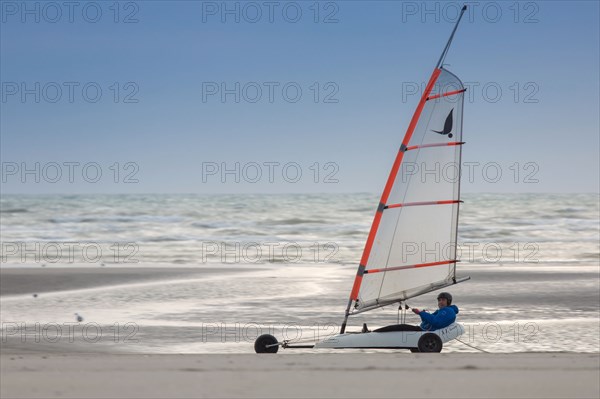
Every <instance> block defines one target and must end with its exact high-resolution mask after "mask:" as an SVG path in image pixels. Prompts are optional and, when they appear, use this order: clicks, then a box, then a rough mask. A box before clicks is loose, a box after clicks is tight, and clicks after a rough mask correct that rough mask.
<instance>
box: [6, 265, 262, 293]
mask: <svg viewBox="0 0 600 399" xmlns="http://www.w3.org/2000/svg"><path fill="white" fill-rule="evenodd" d="M253 270H256V269H255V268H254V269H253ZM232 271H234V272H240V271H248V268H246V269H244V268H241V267H240V268H234V267H216V266H213V267H208V266H198V267H145V266H138V267H120V266H118V267H111V266H105V267H101V266H87V267H77V266H70V267H55V266H51V267H41V266H37V267H29V266H28V267H18V266H17V267H14V266H13V267H2V268H0V295H2V296H4V295H24V294H31V295H33V294H39V293H45V292H56V291H65V290H77V289H84V288H95V287H102V286H114V285H119V284H128V283H144V282H152V281H161V280H166V279H184V278H186V277H198V276H203V275H209V274H214V273H226V272H232Z"/></svg>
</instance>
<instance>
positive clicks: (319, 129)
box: [0, 1, 600, 193]
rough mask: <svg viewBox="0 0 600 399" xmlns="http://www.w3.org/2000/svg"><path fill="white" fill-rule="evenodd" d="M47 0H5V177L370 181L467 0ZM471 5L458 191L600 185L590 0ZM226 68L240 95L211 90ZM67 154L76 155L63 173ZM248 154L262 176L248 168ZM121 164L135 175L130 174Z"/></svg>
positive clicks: (160, 184) (453, 55) (459, 47)
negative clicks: (267, 0)
mask: <svg viewBox="0 0 600 399" xmlns="http://www.w3.org/2000/svg"><path fill="white" fill-rule="evenodd" d="M23 4H27V5H28V6H27V7H30V11H31V10H33V11H31V12H30V13H23V12H24V11H26V10H23V9H22V7H24V6H23ZM35 4H39V7H40V9H39V10H36V9H35V7H36V5H35ZM43 4H44V3H43V2H42V3H40V2H26V3H22V2H20V1H19V2H7V1H2V2H1V5H2V9H1V11H2V16H1V17H2V20H1V21H2V23H1V31H0V33H1V38H0V45H1V49H0V56H1V61H0V73H1V79H0V80H1V81H2V99H1V101H2V102H1V103H0V105H1V107H2V109H1V115H0V116H1V121H0V128H1V138H0V143H1V149H0V156H1V158H2V165H3V168H4V169H3V176H2V177H3V179H4V181H3V182H2V192H3V193H94V192H98V193H120V192H122V193H137V192H140V193H142V192H157V193H180V192H193V193H247V192H252V193H260V192H266V193H288V192H358V191H360V192H365V191H366V192H374V193H379V192H381V190H382V188H383V185H384V183H385V179H386V178H387V174H388V172H389V169H390V167H391V164H392V162H393V159H394V157H395V155H396V151H397V149H398V146H399V144H400V142H401V140H402V137H403V135H404V132H405V130H406V126H407V124H408V122H409V120H410V117H411V116H412V113H413V112H414V108H415V106H416V104H417V102H418V95H415V94H407V93H406V90H410V89H413V88H414V87H416V86H418V85H420V84H421V83H422V82H424V81H426V80H427V79H428V77H429V75H430V73H431V71H432V68H433V67H434V65H435V62H436V61H437V58H438V57H439V54H440V52H441V50H442V48H443V46H444V44H445V41H446V40H447V38H448V35H449V34H450V31H451V30H452V27H453V19H454V16H455V12H456V10H457V9H458V8H459V7H460V5H461V4H462V3H461V2H442V3H440V2H431V3H423V2H404V3H401V2H394V1H368V2H367V1H338V2H321V3H318V4H317V5H316V6H315V2H314V1H306V2H305V1H296V2H274V3H271V4H272V7H273V9H272V11H273V16H272V18H273V21H272V22H270V21H269V18H270V16H269V9H268V8H267V7H266V6H265V5H264V2H262V1H261V2H251V3H248V2H228V3H227V4H228V7H230V8H231V9H233V10H235V9H236V7H238V8H237V9H238V10H239V18H240V20H239V22H236V21H235V18H236V15H235V13H234V14H225V15H222V12H223V11H224V10H223V9H222V4H223V3H222V2H199V1H198V2H195V1H181V2H178V1H171V2H163V1H137V2H120V3H119V4H120V7H119V10H118V11H119V13H118V15H117V14H116V11H117V10H116V9H115V7H114V4H115V2H114V1H109V2H95V3H94V2H92V5H90V6H87V8H86V11H85V13H84V12H83V8H84V6H85V4H88V3H86V2H81V3H78V4H79V6H78V7H76V8H74V9H73V10H71V11H72V19H73V21H72V22H71V21H70V20H69V18H70V16H69V10H68V9H67V8H66V7H64V6H62V7H63V8H62V9H61V10H60V12H61V16H58V14H57V9H56V8H52V7H46V8H44V7H43ZM54 4H59V5H60V4H62V3H61V2H58V3H54ZM248 4H251V5H248ZM423 4H426V5H425V6H423ZM468 4H469V3H468ZM470 4H472V5H473V6H472V7H471V9H470V10H469V14H468V15H467V17H466V18H465V20H464V21H463V23H462V24H461V26H460V28H459V30H458V32H457V34H456V37H455V41H454V44H453V46H452V48H451V50H450V53H449V55H448V57H447V59H446V63H447V64H449V65H448V66H447V68H448V69H450V70H451V71H453V72H454V73H456V74H457V75H458V76H459V77H460V78H461V79H462V80H463V81H464V82H466V83H467V85H468V86H469V88H470V90H469V95H470V98H471V99H470V100H469V101H467V103H466V105H465V119H464V138H465V140H466V141H467V145H466V146H465V147H464V151H463V161H464V162H471V163H472V164H471V165H473V166H472V169H471V171H472V172H473V174H472V176H470V177H471V178H472V180H473V181H472V182H471V181H469V179H468V178H465V179H463V190H464V191H465V192H598V191H599V169H600V166H599V158H600V155H599V151H600V149H599V148H600V143H599V136H600V124H599V108H600V103H599V96H600V82H599V72H598V71H599V68H600V65H599V58H600V55H599V47H600V43H599V41H600V39H599V37H600V32H599V23H600V22H599V12H600V11H599V5H598V2H596V1H588V2H576V1H569V2H561V1H540V2H521V3H515V2H513V1H510V2H474V3H473V2H472V3H470ZM257 6H258V7H257ZM258 8H261V13H262V15H261V16H257V14H256V10H257V9H258ZM284 9H285V13H284ZM317 9H318V10H319V13H318V15H316V14H315V12H316V10H317ZM98 10H100V11H101V12H102V15H101V16H100V17H99V18H98V21H97V22H95V23H92V22H90V21H92V20H93V19H94V18H96V11H98ZM297 10H301V12H302V16H301V17H300V18H299V21H298V22H296V23H292V22H291V20H293V19H294V18H295V17H296V11H297ZM427 10H429V12H428V11H427ZM498 11H499V12H500V13H501V15H499V14H498V13H497V12H498ZM36 17H39V22H36V20H35V18H36ZM222 18H225V22H222ZM115 19H116V20H117V22H116V23H115V22H114V21H115ZM124 19H128V20H129V22H132V23H124ZM252 19H257V22H255V23H252V22H251V20H252ZM315 19H316V20H317V21H318V22H317V23H315ZM52 20H56V22H52ZM135 20H137V22H135ZM324 20H327V21H328V22H329V23H324ZM335 20H337V22H335ZM36 82H39V84H40V89H39V95H40V99H39V100H40V101H39V103H36V101H35V100H36V99H35V96H36V94H35V93H34V94H26V95H25V99H24V101H23V99H22V97H21V95H22V94H23V93H22V92H21V91H22V89H23V88H25V89H30V90H31V89H33V92H35V91H36V90H35V87H36V86H35V83H36ZM53 82H54V83H53ZM68 82H75V83H68ZM90 82H92V84H91V85H89V90H88V92H87V94H88V96H89V97H90V98H91V97H93V96H94V95H95V94H94V93H95V92H94V90H95V87H100V88H101V89H102V97H101V98H100V99H99V100H98V102H95V103H93V102H91V101H89V100H88V101H86V100H85V99H84V97H83V95H84V94H83V93H82V88H83V86H84V85H86V84H88V83H90ZM115 82H117V84H116V86H115V85H114V84H115ZM128 82H131V84H130V85H128V86H127V84H128ZM213 82H214V83H213ZM236 82H239V84H240V101H239V102H237V103H236V102H235V98H234V97H235V95H234V94H229V95H227V96H226V98H225V102H222V101H221V98H220V95H219V93H217V94H215V95H209V94H207V92H206V90H208V89H214V88H215V87H216V88H217V89H218V90H221V87H220V85H221V84H222V83H224V84H225V85H226V86H227V87H229V88H234V87H235V83H236ZM253 82H256V83H253ZM265 82H266V83H265ZM269 82H275V83H269ZM315 82H317V85H316V86H315V85H314V84H315ZM289 83H291V84H289ZM70 84H71V85H72V87H73V96H74V97H73V101H72V102H70V101H69V98H68V97H69V89H68V85H70ZM286 84H289V85H288V86H289V87H288V91H287V95H288V96H289V97H288V98H287V100H286V98H285V97H284V96H285V93H283V92H282V88H283V87H284V85H286ZM256 85H258V86H260V87H261V89H262V96H261V97H260V98H258V99H257V101H256V102H255V103H253V102H251V100H253V98H255V97H256ZM269 85H272V86H273V88H274V89H273V90H274V91H273V102H270V101H269V98H268V97H269V93H268V87H269ZM203 86H204V96H205V98H204V99H203ZM56 87H61V92H62V97H61V98H60V99H58V100H57V101H56V102H54V103H53V102H52V101H53V99H54V98H55V96H56ZM117 87H118V89H119V91H118V98H117V101H118V102H115V95H117ZM296 87H300V89H301V90H302V97H301V98H300V99H299V100H298V101H297V102H292V101H291V100H292V98H291V97H293V96H294V95H295V90H296V89H295V88H296ZM317 87H318V96H317V98H316V100H317V101H315V96H316V95H317ZM484 88H485V89H486V90H484ZM497 88H499V89H500V90H501V91H502V96H501V97H499V98H495V97H496V89H497ZM15 91H16V92H15ZM13 92H14V94H13ZM127 95H131V96H130V99H134V100H137V103H128V102H125V101H124V99H125V97H126V96H127ZM328 95H329V96H328ZM326 98H327V100H328V101H329V100H334V102H326V101H325V99H326ZM335 100H337V102H335ZM36 162H39V163H40V176H39V177H40V182H39V183H36V182H35V177H36V176H35V173H31V174H28V175H26V176H25V178H24V181H25V182H23V181H22V180H23V179H22V177H21V176H20V170H16V171H15V167H17V168H18V169H21V168H23V167H26V168H30V169H34V168H35V163H36ZM69 162H78V163H79V165H75V164H71V165H74V166H72V168H73V169H72V171H73V172H74V175H73V176H72V180H73V182H69V179H68V172H69V167H68V166H67V165H65V163H69ZM115 162H117V163H118V166H115ZM236 162H238V163H239V164H240V182H239V183H237V182H236V181H235V176H234V175H233V174H230V175H225V176H224V177H223V178H222V177H221V176H220V174H219V173H218V172H217V174H215V175H212V174H211V175H205V176H204V179H203V164H204V171H205V172H210V171H212V169H210V168H212V167H213V166H215V165H216V166H217V167H218V168H219V169H220V168H221V167H222V166H226V167H228V168H234V167H235V164H236ZM86 163H89V164H90V165H91V167H89V168H88V170H87V171H88V174H87V175H86V176H85V178H84V176H82V166H83V165H84V164H86ZM273 163H279V164H273ZM294 163H295V164H294ZM315 163H316V164H315ZM57 164H58V165H59V166H60V167H61V172H62V177H60V178H57V179H55V177H56V165H57ZM126 164H127V165H126ZM257 164H258V165H260V166H261V169H262V173H263V175H262V177H261V178H259V179H258V182H256V183H252V182H251V181H253V180H256V179H255V176H256V174H255V171H256V165H257ZM285 164H288V169H287V171H288V174H287V175H285V176H282V167H283V165H285ZM268 165H273V166H272V169H271V170H272V171H273V172H274V176H273V179H272V180H273V181H272V182H270V181H269V176H268V174H269V166H268ZM486 165H487V166H486ZM244 166H245V169H243V170H242V168H244ZM297 166H299V167H300V168H301V170H302V178H301V179H300V181H299V182H297V183H292V182H291V181H293V180H294V178H295V176H296V173H295V172H296V167H297ZM44 167H45V169H44V170H43V171H42V170H41V169H43V168H44ZM498 167H500V168H501V170H502V177H501V178H500V179H499V180H498V181H497V182H493V181H494V180H495V179H494V177H495V174H496V169H497V168H498ZM98 168H100V169H101V170H102V177H101V178H100V179H99V181H98V182H96V183H92V182H90V181H93V180H95V179H94V178H95V171H96V169H98ZM116 169H120V174H119V175H118V176H116V175H115V171H116ZM317 169H319V170H320V174H319V175H318V176H316V175H315V172H316V170H317ZM484 170H487V171H488V175H485V176H484V175H483V172H484ZM517 171H519V173H518V174H517ZM13 173H14V174H13ZM129 173H131V175H130V179H129V180H131V181H135V179H137V180H138V182H137V183H135V182H134V183H130V184H125V183H123V180H125V179H126V177H127V176H128V174H129ZM330 173H331V175H329V174H330ZM328 175H329V181H332V182H330V183H325V182H324V180H326V176H328ZM53 179H54V180H58V182H56V183H52V182H51V181H52V180H53ZM86 179H87V181H86ZM115 179H116V180H117V181H118V183H115V181H114V180H115ZM223 179H225V183H223V182H222V181H221V180H223ZM315 179H316V180H317V181H318V182H317V183H315V181H314V180H315ZM203 180H204V181H203ZM335 180H337V181H338V182H335ZM515 180H516V182H515ZM526 181H527V182H526ZM536 181H537V182H536Z"/></svg>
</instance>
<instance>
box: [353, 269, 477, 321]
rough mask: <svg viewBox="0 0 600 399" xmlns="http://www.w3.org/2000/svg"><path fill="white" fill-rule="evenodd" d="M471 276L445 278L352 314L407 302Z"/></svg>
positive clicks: (463, 280) (362, 308) (468, 278)
mask: <svg viewBox="0 0 600 399" xmlns="http://www.w3.org/2000/svg"><path fill="white" fill-rule="evenodd" d="M470 279H471V277H469V276H466V277H462V278H460V279H456V280H454V279H453V280H450V281H448V280H445V281H443V282H439V283H435V284H431V285H430V286H427V287H425V288H423V289H421V290H419V291H415V292H414V293H412V294H410V295H406V296H400V297H398V298H393V299H388V300H385V301H381V300H379V301H377V303H374V304H371V305H367V306H364V307H361V308H360V309H355V310H354V311H352V313H351V314H352V315H356V314H359V313H363V312H368V311H369V310H373V309H377V308H382V307H384V306H389V305H392V304H394V303H400V302H406V301H407V300H409V299H412V298H415V297H418V296H421V295H424V294H427V293H429V292H432V291H437V290H441V289H442V288H446V287H449V286H451V285H455V284H459V283H462V282H465V281H467V280H470Z"/></svg>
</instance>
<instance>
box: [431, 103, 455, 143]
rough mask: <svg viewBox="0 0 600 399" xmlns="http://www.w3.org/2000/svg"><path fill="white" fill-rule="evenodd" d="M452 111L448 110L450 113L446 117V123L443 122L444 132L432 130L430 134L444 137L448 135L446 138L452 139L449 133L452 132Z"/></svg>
mask: <svg viewBox="0 0 600 399" xmlns="http://www.w3.org/2000/svg"><path fill="white" fill-rule="evenodd" d="M452 111H454V108H453V109H451V110H450V113H449V114H448V116H447V117H446V122H444V130H440V131H437V130H432V132H436V133H439V134H442V135H444V136H445V135H448V137H450V138H452V133H450V132H451V131H452Z"/></svg>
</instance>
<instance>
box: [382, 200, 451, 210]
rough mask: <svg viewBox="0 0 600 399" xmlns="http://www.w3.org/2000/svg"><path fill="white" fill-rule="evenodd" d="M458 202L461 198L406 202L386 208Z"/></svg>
mask: <svg viewBox="0 0 600 399" xmlns="http://www.w3.org/2000/svg"><path fill="white" fill-rule="evenodd" d="M458 202H461V201H460V200H444V201H421V202H405V203H403V204H392V205H387V206H386V208H404V207H407V206H419V205H445V204H456V203H458Z"/></svg>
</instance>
